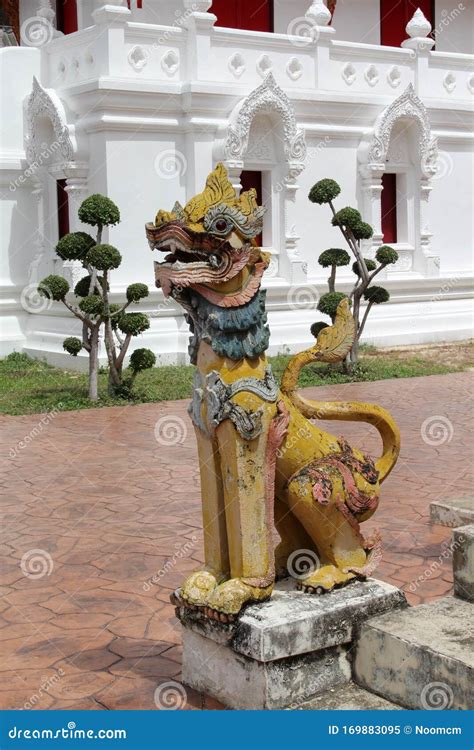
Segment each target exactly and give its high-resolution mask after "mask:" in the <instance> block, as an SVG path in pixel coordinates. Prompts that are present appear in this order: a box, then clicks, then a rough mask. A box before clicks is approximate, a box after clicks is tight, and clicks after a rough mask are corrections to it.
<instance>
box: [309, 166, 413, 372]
mask: <svg viewBox="0 0 474 750" xmlns="http://www.w3.org/2000/svg"><path fill="white" fill-rule="evenodd" d="M340 192H341V188H340V187H339V185H338V184H337V182H336V181H335V180H330V179H324V180H320V181H319V182H317V183H316V184H315V185H313V187H312V188H311V190H310V191H309V195H308V198H309V200H310V201H311V202H312V203H318V204H320V205H322V204H328V205H329V207H330V209H331V211H332V220H331V223H332V225H333V226H335V227H338V228H339V229H340V230H341V232H342V235H343V237H344V239H345V240H346V242H347V245H348V247H349V250H350V251H351V253H352V255H353V256H354V257H355V262H354V263H353V265H352V270H353V272H354V274H355V275H356V277H357V278H356V282H355V284H354V286H353V288H352V291H351V292H350V294H348V295H347V294H344V293H343V292H337V291H336V270H337V268H338V267H339V266H347V265H349V263H350V255H349V253H347V252H346V251H345V250H341V249H339V248H330V249H329V250H325V251H324V252H323V253H321V255H320V256H319V259H318V262H319V264H320V265H321V266H323V268H328V267H330V268H331V274H330V276H329V278H328V287H329V292H328V293H327V294H323V295H322V297H321V299H320V300H319V303H318V310H319V311H320V312H322V313H324V314H325V315H329V317H330V318H331V320H333V321H334V317H335V314H336V309H337V306H338V304H339V302H340V301H341V300H342V299H344V298H345V297H348V298H349V300H350V302H351V305H352V314H353V316H354V320H355V324H356V338H355V341H354V344H353V346H352V349H351V352H350V354H349V355H348V362H350V363H352V364H355V363H357V361H358V358H359V341H360V338H361V336H362V333H363V331H364V327H365V324H366V321H367V316H368V314H369V312H370V310H371V309H372V307H373V305H380V304H382V303H383V302H388V300H389V299H390V294H389V293H388V291H387V290H386V289H384V288H383V287H381V286H370V285H371V283H372V281H373V279H374V277H375V276H376V275H377V274H378V273H380V272H381V271H382V270H383V269H384V268H386V267H387V266H388V265H390V264H392V263H396V262H397V260H398V253H397V251H396V250H394V249H393V247H390V246H389V245H382V246H381V247H379V249H378V250H377V252H376V254H375V260H373V259H372V258H364V256H363V254H362V248H361V241H362V240H368V239H370V238H371V237H372V235H373V233H374V232H373V229H372V227H371V226H370V224H367V223H366V222H365V221H363V219H362V216H361V214H360V212H359V211H358V210H357V209H356V208H352V207H351V206H346V207H345V208H341V209H339V211H336V209H335V208H334V204H333V201H334V199H335V198H337V196H338V195H339V193H340ZM363 299H364V300H365V301H366V302H367V306H366V308H365V311H364V316H363V318H362V320H360V308H361V302H362V300H363ZM323 325H324V324H323V323H320V322H318V323H313V325H312V326H311V333H313V335H316V336H317V334H318V333H319V331H320V330H321V327H322V326H323Z"/></svg>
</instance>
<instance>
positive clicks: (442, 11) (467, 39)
mask: <svg viewBox="0 0 474 750" xmlns="http://www.w3.org/2000/svg"><path fill="white" fill-rule="evenodd" d="M434 36H435V38H436V49H437V50H438V51H439V52H462V53H464V54H470V55H472V54H473V53H474V2H473V1H472V0H461V1H460V0H436V2H435V23H434Z"/></svg>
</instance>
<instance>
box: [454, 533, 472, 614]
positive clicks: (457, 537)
mask: <svg viewBox="0 0 474 750" xmlns="http://www.w3.org/2000/svg"><path fill="white" fill-rule="evenodd" d="M452 549H453V576H454V593H455V594H456V596H460V597H462V598H463V599H467V600H468V601H469V602H474V524H472V523H471V524H469V525H468V526H461V527H460V528H459V529H455V530H454V531H453V541H452Z"/></svg>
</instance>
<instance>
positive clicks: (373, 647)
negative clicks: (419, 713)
mask: <svg viewBox="0 0 474 750" xmlns="http://www.w3.org/2000/svg"><path fill="white" fill-rule="evenodd" d="M473 611H474V610H473V607H472V604H470V603H468V602H465V601H463V600H462V599H457V598H455V597H446V598H445V599H441V600H439V601H436V602H433V603H432V604H423V605H420V606H418V607H411V608H409V609H405V610H398V611H395V612H389V613H388V614H385V615H382V616H381V617H375V618H374V619H372V620H371V621H370V622H367V623H364V625H363V626H362V628H361V632H360V636H359V638H358V642H357V646H356V654H355V659H354V665H353V666H354V672H353V674H354V680H355V681H356V682H357V683H358V684H359V685H361V686H362V687H364V688H367V689H368V690H371V691H372V692H374V693H377V694H378V695H381V696H382V697H384V698H386V699H387V700H390V701H394V702H395V703H399V704H400V705H402V706H405V707H406V708H411V709H432V708H438V709H470V708H473V707H474V706H473V700H472V684H473V678H474V652H473V649H472V643H473V638H474V619H473V616H472V615H473Z"/></svg>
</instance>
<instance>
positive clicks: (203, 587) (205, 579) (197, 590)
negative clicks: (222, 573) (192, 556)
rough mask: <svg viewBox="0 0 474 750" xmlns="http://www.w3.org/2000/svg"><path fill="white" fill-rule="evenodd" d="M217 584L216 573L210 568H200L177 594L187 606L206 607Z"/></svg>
mask: <svg viewBox="0 0 474 750" xmlns="http://www.w3.org/2000/svg"><path fill="white" fill-rule="evenodd" d="M217 585H218V580H217V578H216V577H215V575H213V574H212V573H210V572H209V571H208V570H198V571H196V572H195V573H191V575H190V576H189V577H188V578H187V579H186V581H185V582H184V584H183V586H182V587H181V589H180V590H179V592H178V594H177V596H178V598H179V599H181V603H182V604H184V605H185V606H186V605H192V606H194V607H205V606H206V605H207V604H208V602H209V597H210V596H211V594H212V592H213V591H214V589H215V588H216V586H217Z"/></svg>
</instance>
